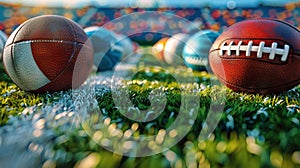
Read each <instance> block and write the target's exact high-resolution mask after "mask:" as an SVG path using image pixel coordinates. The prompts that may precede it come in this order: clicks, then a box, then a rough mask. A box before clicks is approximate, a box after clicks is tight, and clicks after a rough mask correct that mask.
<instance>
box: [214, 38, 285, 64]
mask: <svg viewBox="0 0 300 168" xmlns="http://www.w3.org/2000/svg"><path fill="white" fill-rule="evenodd" d="M233 43H234V42H233V41H231V42H230V43H229V44H228V45H226V44H227V42H223V43H222V45H221V47H220V50H219V54H220V55H221V56H223V55H224V54H225V53H224V51H227V55H229V56H230V55H231V54H232V51H235V55H237V56H240V51H246V57H249V56H250V55H251V52H257V58H262V54H263V53H268V54H269V59H270V60H274V59H275V55H281V59H280V60H281V61H282V62H285V61H287V59H288V55H289V49H290V46H289V45H287V44H285V45H284V48H283V49H282V48H277V45H278V44H277V43H276V42H273V43H272V45H271V47H266V46H265V42H264V41H261V42H260V43H259V45H258V46H255V45H253V41H252V40H251V41H249V42H248V44H247V45H242V43H243V41H239V42H238V44H237V45H233Z"/></svg>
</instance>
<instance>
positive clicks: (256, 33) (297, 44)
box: [209, 18, 300, 94]
mask: <svg viewBox="0 0 300 168" xmlns="http://www.w3.org/2000/svg"><path fill="white" fill-rule="evenodd" d="M209 63H210V67H211V70H212V71H213V73H214V74H215V75H216V76H217V78H218V79H219V80H220V81H221V82H223V83H224V84H225V85H226V86H227V87H229V88H231V89H232V90H234V91H237V92H249V93H263V94H266V93H279V92H283V91H287V90H289V89H291V88H293V87H295V86H296V85H298V84H299V83H300V31H299V30H298V29H297V28H296V27H294V26H293V25H290V24H289V23H286V22H284V21H280V20H275V19H268V18H259V19H249V20H244V21H241V22H238V23H235V24H233V25H232V26H230V27H229V28H227V29H226V30H225V31H224V32H222V34H221V35H220V36H219V37H218V38H217V39H216V41H215V42H214V43H213V45H212V47H211V49H210V52H209Z"/></svg>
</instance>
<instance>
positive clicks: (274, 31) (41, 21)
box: [2, 15, 300, 94]
mask: <svg viewBox="0 0 300 168" xmlns="http://www.w3.org/2000/svg"><path fill="white" fill-rule="evenodd" d="M299 39H300V37H299V30H298V29H297V28H296V27H294V26H293V25H290V24H288V23H286V22H284V21H280V20H275V19H267V18H260V19H249V20H244V21H241V22H238V23H236V24H234V25H232V26H230V27H229V28H227V29H226V30H224V31H223V32H222V33H221V34H219V33H218V32H214V31H211V30H204V31H199V32H197V33H195V34H192V35H189V34H184V33H179V34H176V35H173V36H172V37H170V38H164V39H161V40H160V41H158V42H157V43H156V44H155V45H154V46H153V50H152V51H153V54H154V55H155V56H156V57H157V58H158V59H159V60H162V61H165V62H166V63H168V64H170V65H173V64H174V65H175V64H179V63H183V64H186V65H187V66H188V67H190V68H192V69H193V70H197V71H203V70H207V71H209V72H212V73H214V74H215V75H216V77H217V78H218V79H219V80H220V81H221V82H222V83H224V84H225V85H226V86H227V87H229V88H231V89H233V90H234V91H242V92H250V93H263V94H265V93H280V92H283V91H287V90H289V89H292V88H293V87H295V86H297V85H298V84H299V82H300V66H299V64H300V57H299V55H300V49H298V48H299V46H300V45H299V44H300V40H299ZM133 44H134V42H132V41H131V40H130V39H129V38H128V37H126V36H123V35H119V34H115V33H113V32H112V31H109V30H107V29H104V28H101V27H95V26H93V27H89V28H86V29H83V28H82V27H81V26H80V25H78V24H77V23H75V22H74V21H72V20H70V19H67V18H65V17H62V16H56V15H44V16H38V17H35V18H32V19H29V20H27V21H26V22H24V23H23V24H21V25H20V26H19V27H18V28H17V29H16V30H14V31H13V33H12V34H11V35H10V36H9V38H8V39H7V41H6V43H5V47H4V49H3V52H2V53H3V55H2V57H3V58H2V59H3V64H4V68H5V71H6V72H7V74H8V76H9V77H10V78H11V79H12V81H14V82H15V83H16V85H18V86H19V87H20V88H22V89H24V90H26V91H30V92H35V93H40V92H47V91H48V92H55V91H60V90H67V89H71V88H77V87H79V86H80V85H81V84H82V83H83V82H84V81H85V80H86V79H87V77H88V76H89V74H90V72H91V71H92V68H93V65H97V67H98V69H97V70H98V71H101V70H107V69H112V68H113V67H114V66H115V64H116V63H118V62H119V61H120V59H121V58H122V57H124V55H129V54H131V53H133V52H134V50H136V48H137V45H133ZM134 46H135V47H134ZM297 47H298V48H297ZM134 48H135V49H134ZM182 60H183V61H182Z"/></svg>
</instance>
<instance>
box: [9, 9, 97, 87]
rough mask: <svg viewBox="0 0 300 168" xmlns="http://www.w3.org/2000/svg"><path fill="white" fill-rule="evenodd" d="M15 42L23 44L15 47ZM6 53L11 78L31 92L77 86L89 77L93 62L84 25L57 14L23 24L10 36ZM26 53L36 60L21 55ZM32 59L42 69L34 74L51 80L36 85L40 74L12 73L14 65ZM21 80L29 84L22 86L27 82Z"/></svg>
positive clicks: (17, 44)
mask: <svg viewBox="0 0 300 168" xmlns="http://www.w3.org/2000/svg"><path fill="white" fill-rule="evenodd" d="M13 46H20V47H18V51H16V50H15V47H13ZM22 46H29V50H31V52H28V47H27V48H25V47H24V48H22ZM4 53H5V54H4V56H3V59H4V60H3V61H4V66H6V71H7V73H8V75H9V76H11V77H12V76H13V79H12V80H13V81H14V82H15V83H16V84H17V85H18V86H19V87H21V88H22V89H24V90H26V91H30V92H38V93H40V92H46V91H48V92H55V91H60V90H67V89H71V88H77V87H79V86H80V85H81V84H82V83H83V82H84V81H85V80H86V79H87V77H88V75H89V73H90V72H91V70H92V65H93V48H92V45H91V42H90V41H89V39H88V37H87V35H86V34H85V32H84V31H83V29H82V28H81V27H80V25H78V24H77V23H75V22H74V21H72V20H70V19H67V18H65V17H62V16H56V15H43V16H38V17H35V18H32V19H29V20H27V21H26V22H24V23H23V24H21V25H20V26H19V27H18V28H17V29H16V30H15V31H14V32H13V33H12V34H11V36H10V37H9V39H8V40H7V43H6V46H5V49H4ZM25 56H26V57H27V58H28V57H29V58H31V57H32V59H30V60H33V61H31V62H26V60H24V59H20V57H25ZM6 60H10V62H11V64H5V62H8V61H6ZM16 60H23V61H22V62H20V61H18V62H16ZM33 63H34V64H36V65H35V66H33V67H37V68H38V69H39V72H41V73H37V74H35V75H41V76H43V79H44V78H46V79H47V80H48V82H43V85H42V84H41V85H39V86H40V87H38V88H37V85H33V84H34V83H40V81H39V80H38V79H39V78H38V77H32V76H33V75H34V74H32V73H26V72H22V80H19V79H16V78H18V76H20V75H19V74H20V73H15V74H13V73H14V72H13V71H11V69H15V67H24V66H27V67H30V66H31V64H33ZM75 65H76V66H75ZM37 68H35V69H37ZM21 69H24V68H21ZM25 69H26V68H25ZM27 69H28V68H27ZM75 70H76V71H75ZM36 71H38V70H36ZM24 76H28V78H27V79H26V78H24ZM46 79H45V80H44V81H47V80H46ZM24 80H25V81H24ZM26 80H28V81H26ZM20 81H23V82H25V83H28V85H26V87H22V86H23V85H24V84H23V83H20Z"/></svg>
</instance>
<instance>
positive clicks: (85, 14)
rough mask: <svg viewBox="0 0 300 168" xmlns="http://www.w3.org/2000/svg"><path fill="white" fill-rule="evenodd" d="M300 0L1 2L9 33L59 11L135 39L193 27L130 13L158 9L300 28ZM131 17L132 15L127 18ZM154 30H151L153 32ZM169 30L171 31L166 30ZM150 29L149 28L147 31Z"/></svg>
mask: <svg viewBox="0 0 300 168" xmlns="http://www.w3.org/2000/svg"><path fill="white" fill-rule="evenodd" d="M299 8H300V2H299V3H292V4H286V5H285V6H282V7H272V6H259V7H257V8H235V9H227V8H220V9H215V8H210V7H205V8H203V7H202V8H196V7H195V8H156V9H154V8H150V9H146V8H105V7H103V8H101V7H93V6H89V7H83V8H80V9H79V8H76V9H72V8H47V7H24V6H20V5H11V4H9V5H8V4H0V30H2V31H4V32H5V33H6V34H8V35H9V34H11V32H12V31H13V30H14V29H15V28H16V27H17V26H19V25H20V24H21V23H23V22H24V21H26V20H27V19H29V18H32V17H35V16H38V15H44V14H55V15H62V16H65V17H68V18H70V19H72V20H74V21H76V22H77V23H79V24H80V25H81V26H82V27H88V26H93V25H97V26H103V25H104V26H105V27H106V28H108V29H111V30H113V31H115V32H117V33H118V32H122V33H123V34H126V35H128V36H130V37H131V38H132V39H134V40H135V41H138V42H139V41H142V42H144V41H149V42H151V41H155V40H157V39H159V38H162V37H164V36H168V35H166V34H159V33H151V32H161V31H162V32H172V33H173V34H175V33H180V32H187V31H190V29H189V28H187V27H185V25H183V23H181V22H176V21H172V20H166V19H164V18H157V20H158V21H159V20H163V21H164V24H156V23H155V20H154V21H153V20H152V21H151V22H150V21H149V20H147V19H145V18H142V19H139V18H136V17H137V15H132V16H131V15H128V14H132V13H134V12H145V11H154V12H156V11H158V12H167V13H169V14H174V15H176V16H178V17H181V18H185V19H187V20H188V21H190V22H192V23H194V25H196V26H197V27H198V28H199V29H212V30H215V31H219V32H221V31H222V30H224V29H225V28H226V27H228V26H230V25H232V24H234V23H236V22H238V21H241V20H244V19H247V18H257V17H269V18H277V19H280V20H285V21H287V22H289V23H291V24H292V25H294V26H296V27H298V28H300V10H299ZM122 16H127V17H132V18H131V19H130V22H121V23H120V22H117V21H115V22H114V20H115V19H118V18H120V17H122ZM127 20H128V19H127ZM149 30H150V33H149ZM165 30H167V31H165ZM145 31H147V32H145Z"/></svg>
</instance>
